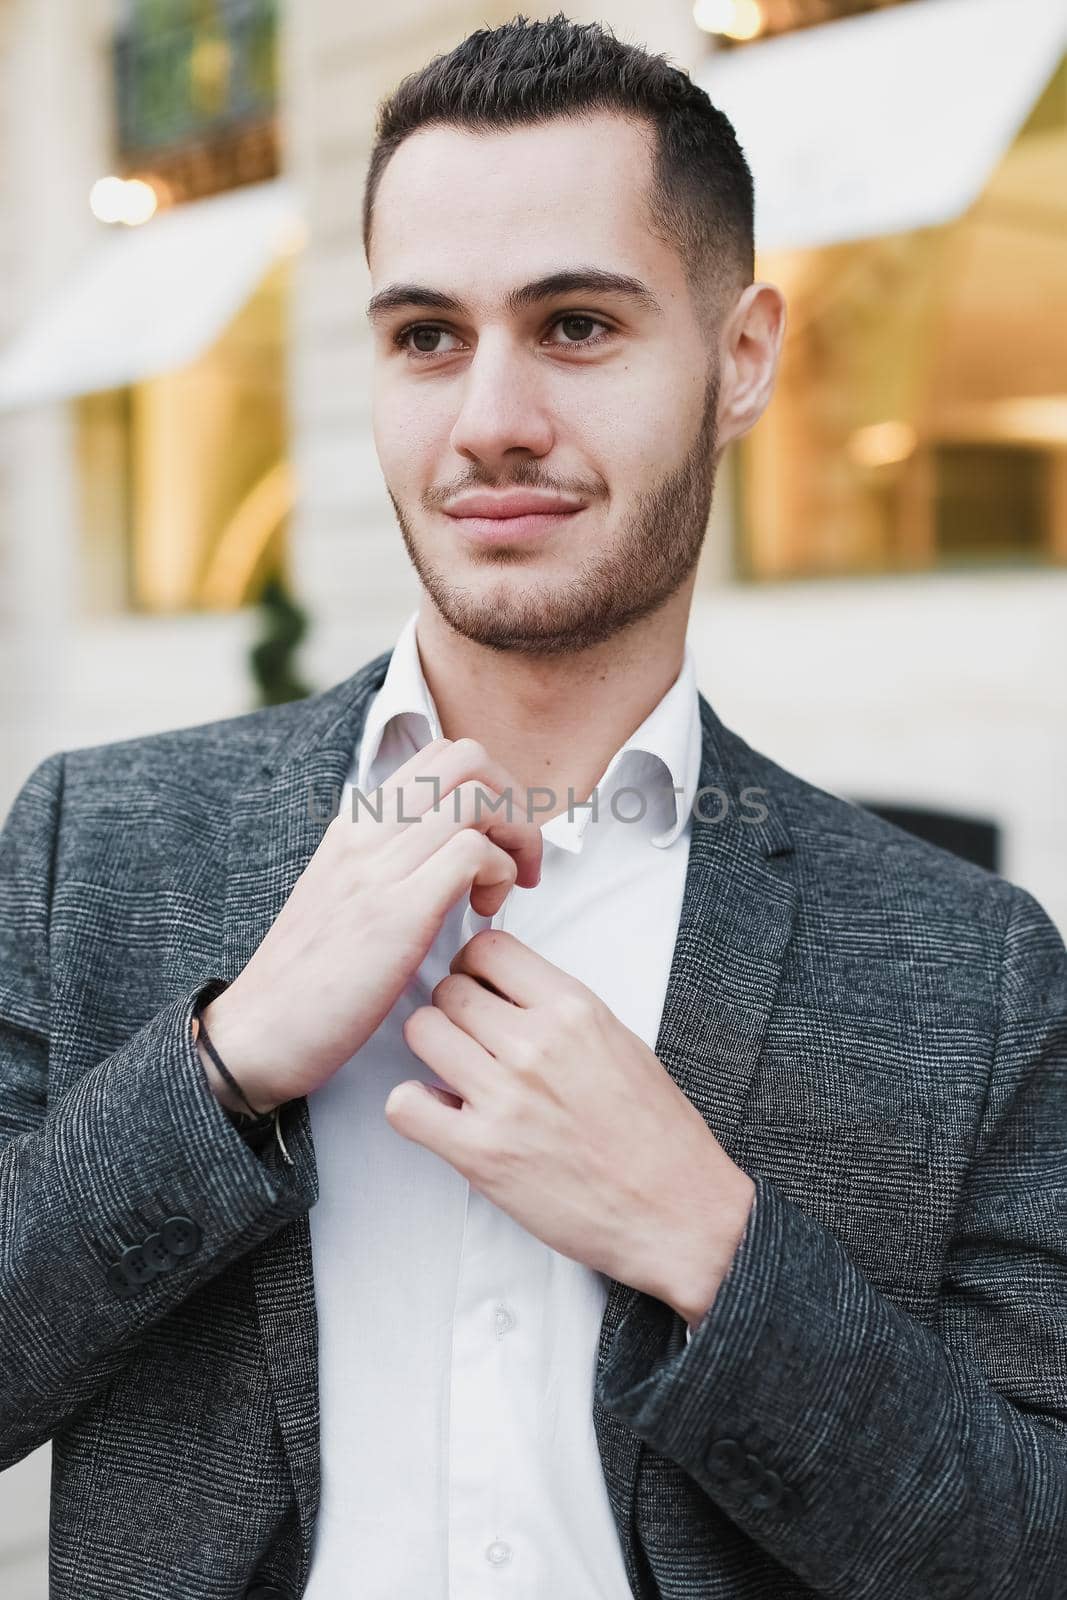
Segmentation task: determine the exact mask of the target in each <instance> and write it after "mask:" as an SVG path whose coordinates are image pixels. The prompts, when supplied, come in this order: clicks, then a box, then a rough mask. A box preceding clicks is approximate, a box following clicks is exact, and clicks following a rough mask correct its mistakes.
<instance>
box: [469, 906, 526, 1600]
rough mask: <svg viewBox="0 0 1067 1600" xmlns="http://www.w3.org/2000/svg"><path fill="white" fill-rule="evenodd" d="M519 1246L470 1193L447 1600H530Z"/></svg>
mask: <svg viewBox="0 0 1067 1600" xmlns="http://www.w3.org/2000/svg"><path fill="white" fill-rule="evenodd" d="M506 914H507V905H506V904H505V906H503V907H502V908H501V910H500V911H499V912H497V913H496V915H495V916H494V917H492V918H486V917H480V916H477V915H476V914H475V913H473V912H472V911H471V910H470V907H469V905H468V907H467V910H466V912H465V914H464V917H463V921H462V924H461V944H465V943H466V942H467V940H468V939H470V938H472V937H473V935H474V934H475V933H476V932H478V931H479V930H480V929H482V928H488V927H492V928H501V927H503V926H504V925H505V922H506V920H507V917H506ZM516 1245H517V1238H516V1224H515V1223H514V1221H513V1220H512V1218H510V1217H509V1216H508V1215H507V1214H506V1213H505V1212H503V1211H502V1210H500V1208H499V1207H498V1206H495V1205H493V1204H492V1202H491V1201H489V1200H487V1199H486V1197H485V1196H484V1195H482V1194H480V1193H479V1192H478V1191H477V1190H476V1189H472V1188H471V1187H470V1185H469V1184H468V1185H467V1196H466V1208H465V1211H464V1220H463V1237H462V1240H461V1244H460V1255H459V1270H458V1274H457V1283H456V1304H455V1312H454V1317H453V1325H452V1366H451V1381H450V1403H449V1430H448V1441H449V1462H448V1508H449V1519H448V1520H449V1525H448V1553H449V1560H448V1594H449V1600H481V1597H482V1596H490V1595H498V1594H502V1593H507V1594H509V1595H511V1596H515V1597H520V1596H521V1597H522V1600H526V1597H528V1596H529V1597H530V1600H533V1594H534V1591H533V1589H532V1588H531V1587H530V1581H531V1578H532V1575H533V1568H532V1563H531V1560H530V1556H531V1552H529V1551H528V1550H526V1549H525V1548H524V1543H523V1530H522V1528H521V1527H520V1525H519V1522H518V1514H519V1507H520V1501H521V1494H520V1485H519V1482H518V1479H517V1477H516V1474H517V1473H519V1472H520V1471H521V1465H522V1464H521V1462H520V1461H519V1460H518V1458H517V1455H516V1451H515V1449H514V1448H510V1449H509V1441H508V1417H509V1414H510V1412H511V1394H510V1389H509V1386H513V1385H514V1384H515V1383H516V1382H517V1381H520V1379H521V1374H520V1373H519V1372H518V1371H517V1370H516V1367H515V1356H516V1352H515V1347H514V1336H515V1334H516V1332H517V1331H518V1329H517V1324H518V1322H519V1321H520V1320H521V1319H520V1318H519V1316H518V1315H517V1304H518V1300H519V1298H520V1296H519V1293H518V1291H519V1278H520V1276H521V1272H522V1251H521V1248H520V1249H519V1250H517V1249H516ZM524 1569H525V1570H524Z"/></svg>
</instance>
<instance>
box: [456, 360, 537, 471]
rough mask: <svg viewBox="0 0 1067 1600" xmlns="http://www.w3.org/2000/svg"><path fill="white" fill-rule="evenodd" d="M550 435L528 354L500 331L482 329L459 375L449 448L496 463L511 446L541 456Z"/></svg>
mask: <svg viewBox="0 0 1067 1600" xmlns="http://www.w3.org/2000/svg"><path fill="white" fill-rule="evenodd" d="M554 440H555V431H554V428H553V426H552V419H551V416H550V413H549V409H548V406H547V404H546V399H545V395H544V392H543V384H542V382H541V375H540V374H539V373H538V371H537V368H536V363H535V361H534V360H533V358H532V357H531V356H529V355H527V354H526V353H524V352H523V351H521V350H520V349H518V348H517V347H516V346H515V344H514V343H513V342H512V341H511V340H509V339H507V338H506V337H504V336H503V335H501V337H499V338H491V337H489V336H488V335H483V337H482V338H481V340H480V341H479V343H478V348H477V350H476V351H475V353H474V357H473V359H472V360H471V362H470V363H469V365H468V367H467V370H466V372H465V373H464V376H463V388H462V400H461V403H460V409H459V414H458V416H457V417H456V420H455V423H454V425H453V428H452V434H451V439H450V443H451V445H452V448H453V449H454V450H456V451H457V452H458V453H459V454H460V455H461V456H466V457H467V458H468V460H472V461H473V460H477V461H481V462H484V463H487V464H490V465H499V464H500V463H502V462H503V461H505V460H506V458H507V456H508V455H509V453H510V452H512V451H515V450H521V451H523V452H525V453H526V454H528V455H533V456H546V455H548V453H549V451H550V450H551V449H552V445H553V443H554Z"/></svg>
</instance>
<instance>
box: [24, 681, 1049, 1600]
mask: <svg viewBox="0 0 1067 1600" xmlns="http://www.w3.org/2000/svg"><path fill="white" fill-rule="evenodd" d="M387 662H388V656H387V655H383V656H380V657H378V658H377V659H376V660H375V661H372V662H370V663H369V664H368V665H367V666H365V667H363V668H362V669H361V670H360V671H359V672H357V673H356V674H355V675H354V676H353V677H352V678H350V679H349V680H347V681H346V682H345V683H342V684H340V685H338V686H336V687H335V688H334V689H331V690H329V691H328V692H327V693H325V694H323V695H319V696H316V697H315V698H313V699H311V700H309V701H304V702H298V703H296V704H293V705H288V706H281V707H276V708H272V709H270V710H266V711H261V712H256V713H253V714H250V715H248V716H245V717H240V718H236V719H232V720H229V721H226V722H220V723H214V724H210V725H207V726H204V727H200V728H192V729H184V730H180V731H177V732H173V733H168V734H164V735H158V736H155V737H152V738H147V739H137V740H132V741H129V742H126V743H122V744H113V745H109V746H104V747H98V748H95V749H86V750H78V751H72V752H67V753H65V754H62V755H56V756H53V757H50V758H49V759H48V760H47V761H45V762H43V763H42V765H41V766H39V767H38V768H37V770H36V771H35V772H34V773H33V774H32V775H31V776H30V777H29V779H28V780H27V782H26V783H25V785H24V787H23V789H22V791H21V793H20V794H19V796H18V798H17V800H16V802H15V805H14V807H13V809H12V812H11V815H10V817H9V818H8V821H7V824H6V827H5V829H4V831H3V833H2V835H0V1468H3V1467H5V1466H8V1465H11V1464H12V1463H14V1462H16V1461H18V1460H19V1459H20V1458H21V1457H22V1456H24V1455H25V1454H27V1453H28V1452H29V1451H31V1450H33V1449H34V1448H35V1447H37V1446H38V1445H40V1444H42V1443H43V1442H45V1441H46V1440H49V1439H50V1440H52V1442H53V1476H52V1498H51V1544H50V1551H51V1555H50V1566H51V1595H52V1600H105V1597H106V1600H116V1597H117V1600H241V1597H252V1596H257V1595H258V1596H268V1595H269V1596H271V1597H272V1600H278V1597H281V1600H296V1597H298V1596H299V1595H300V1593H301V1592H302V1588H303V1585H304V1583H305V1581H306V1577H307V1573H308V1570H309V1565H310V1559H311V1552H312V1545H313V1538H314V1526H315V1514H316V1507H317V1503H318V1493H319V1471H320V1464H319V1453H318V1421H319V1418H318V1398H317V1382H316V1327H315V1305H314V1293H313V1281H312V1261H311V1251H310V1231H309V1227H308V1212H309V1209H310V1207H311V1206H313V1205H314V1204H315V1202H316V1199H317V1198H318V1179H317V1174H316V1168H315V1160H314V1149H313V1145H312V1141H311V1135H310V1122H309V1118H308V1114H307V1103H306V1101H303V1100H300V1101H294V1102H292V1103H290V1104H289V1105H288V1106H286V1107H285V1108H284V1111H283V1113H282V1115H281V1118H280V1123H279V1130H278V1131H279V1132H280V1133H281V1135H282V1137H283V1140H284V1147H285V1149H286V1151H287V1152H288V1158H287V1159H283V1158H282V1155H281V1153H280V1150H279V1141H278V1140H277V1139H276V1138H275V1137H274V1135H273V1130H271V1129H270V1128H267V1129H266V1130H265V1131H264V1130H256V1131H255V1132H250V1131H247V1130H242V1129H241V1128H239V1127H238V1126H237V1125H235V1123H234V1122H233V1121H232V1120H231V1119H230V1118H229V1117H228V1116H227V1115H226V1114H225V1113H224V1112H223V1110H222V1108H221V1107H220V1106H219V1105H218V1103H217V1102H216V1101H215V1099H214V1097H213V1096H212V1094H211V1092H210V1089H209V1088H208V1085H207V1082H206V1079H205V1077H204V1074H203V1071H202V1069H201V1067H200V1065H199V1061H198V1059H197V1056H196V1052H195V1046H194V1044H193V1041H192V1035H191V1027H190V1021H191V1017H192V1013H193V1009H194V1006H195V1004H196V1001H197V998H198V997H199V996H200V994H201V993H202V992H203V991H204V990H205V988H206V987H207V986H208V985H209V984H212V983H220V982H221V983H225V982H228V981H232V979H233V978H234V977H235V976H236V975H237V973H238V972H239V971H240V970H241V967H242V966H243V965H244V964H245V962H246V961H247V960H248V958H249V957H250V955H251V954H252V952H253V951H254V949H255V948H256V946H257V944H258V943H259V941H260V940H261V939H262V937H263V935H264V934H265V932H266V931H267V929H268V928H269V926H270V924H271V922H272V921H273V919H274V917H275V916H276V915H277V914H278V911H279V910H280V909H281V906H282V905H283V904H284V902H285V899H286V897H287V895H288V894H289V892H290V890H291V888H292V886H293V884H294V882H295V880H296V878H297V876H298V875H299V873H300V872H301V871H302V870H303V867H304V866H305V865H306V863H307V861H308V859H309V858H310V855H311V854H312V852H313V851H314V849H315V847H316V845H317V844H318V842H319V840H320V839H321V836H322V832H323V829H324V827H325V826H326V823H327V821H328V819H329V816H330V814H331V806H332V805H335V804H336V802H337V799H338V797H339V794H340V788H341V784H342V782H343V779H344V776H345V772H346V770H347V767H348V763H349V760H350V758H351V754H352V751H353V749H354V748H355V745H356V741H357V740H358V738H359V734H360V730H361V728H362V720H363V715H364V712H365V709H366V706H367V704H368V702H369V700H370V698H371V696H372V695H373V693H374V691H375V690H376V688H377V687H378V686H379V685H380V683H381V681H382V678H383V676H384V673H385V668H386V665H387ZM700 710H701V719H702V726H703V762H702V770H701V784H702V786H705V787H707V788H709V789H714V790H715V791H716V794H715V795H713V796H712V798H711V801H710V803H709V805H708V808H707V814H708V817H709V818H710V817H715V818H717V819H719V820H717V821H710V820H708V821H701V820H700V817H699V815H698V817H697V818H696V819H695V820H694V824H693V829H692V836H691V844H690V855H689V864H688V876H687V880H686V890H685V899H684V903H683V907H682V913H681V918H680V922H679V928H678V936H677V943H676V947H675V952H674V961H673V965H672V968H671V973H670V980H669V983H668V987H667V995H666V1001H665V1005H664V1012H663V1019H662V1025H661V1029H660V1035H659V1039H658V1042H657V1055H658V1056H659V1057H660V1059H661V1061H662V1062H663V1063H664V1066H665V1068H666V1070H667V1071H669V1072H670V1073H671V1074H672V1076H673V1077H674V1078H675V1080H676V1082H677V1083H678V1084H679V1086H680V1087H681V1088H682V1089H683V1091H684V1092H685V1094H686V1095H687V1096H688V1097H689V1098H690V1100H691V1101H692V1102H693V1104H694V1105H695V1106H696V1107H697V1108H698V1109H699V1111H700V1112H701V1114H702V1115H703V1116H704V1118H705V1120H706V1121H707V1123H708V1125H709V1127H710V1128H711V1129H712V1130H713V1131H714V1133H715V1134H716V1136H717V1137H718V1138H719V1140H720V1142H721V1143H722V1144H723V1145H724V1147H725V1148H726V1150H727V1152H728V1153H729V1154H730V1156H731V1157H732V1159H733V1160H735V1161H736V1162H737V1163H738V1164H739V1165H741V1166H742V1167H743V1168H744V1169H745V1170H746V1171H748V1172H749V1173H750V1174H751V1175H752V1177H753V1179H754V1181H755V1184H756V1204H755V1209H754V1211H753V1213H752V1217H751V1219H750V1222H749V1226H748V1229H747V1232H746V1234H745V1237H744V1239H743V1240H742V1243H741V1246H740V1248H739V1250H738V1253H737V1255H736V1257H735V1259H734V1262H733V1265H732V1267H731V1270H730V1273H729V1275H728V1277H727V1279H726V1281H725V1283H724V1285H723V1287H722V1290H721V1292H720V1294H719V1296H718V1298H717V1299H716V1301H715V1304H714V1305H713V1306H712V1308H711V1310H710V1311H709V1312H708V1314H707V1315H706V1316H705V1317H704V1319H703V1320H702V1321H701V1322H700V1323H699V1324H698V1325H697V1327H696V1328H695V1330H694V1333H693V1337H692V1340H691V1342H690V1343H689V1344H688V1345H686V1343H685V1330H684V1327H683V1325H682V1324H681V1322H680V1319H679V1318H678V1317H677V1316H676V1315H675V1314H674V1313H673V1312H672V1311H671V1310H670V1309H669V1308H668V1307H667V1306H665V1305H664V1304H663V1303H661V1302H659V1301H656V1300H654V1299H651V1298H649V1297H648V1296H646V1295H644V1294H641V1293H639V1292H637V1291H635V1290H633V1289H631V1288H629V1287H628V1286H627V1285H624V1284H619V1283H614V1282H613V1283H611V1285H610V1292H609V1296H608V1302H607V1307H606V1310H605V1315H604V1322H603V1326H602V1329H601V1337H600V1343H599V1346H598V1350H597V1353H596V1396H595V1403H594V1411H593V1423H594V1426H595V1429H596V1436H597V1441H598V1445H599V1449H600V1454H601V1459H602V1462H603V1469H604V1475H605V1480H606V1484H607V1489H608V1493H609V1496H610V1500H611V1505H612V1510H613V1513H614V1516H615V1519H616V1522H617V1525H618V1529H619V1538H620V1541H621V1546H622V1550H623V1554H624V1558H625V1562H626V1569H627V1573H628V1576H629V1579H630V1583H631V1586H632V1589H633V1593H634V1595H635V1596H637V1597H639V1600H809V1597H812V1596H823V1597H826V1600H934V1597H939V1600H951V1597H958V1600H994V1597H995V1600H1061V1597H1063V1596H1065V1595H1067V953H1065V951H1064V946H1063V941H1062V939H1061V937H1060V935H1059V934H1058V933H1057V931H1056V929H1055V928H1054V926H1053V925H1052V923H1051V921H1050V919H1049V917H1048V916H1047V914H1046V913H1045V911H1044V910H1043V909H1042V907H1041V906H1040V904H1039V903H1038V902H1037V901H1036V900H1035V899H1034V898H1033V897H1032V896H1031V895H1029V894H1028V893H1026V892H1025V891H1023V890H1022V889H1020V888H1018V887H1016V886H1014V885H1012V884H1011V883H1009V882H1007V881H1005V880H1004V879H1003V878H1000V877H998V876H995V875H993V874H990V873H987V872H985V871H983V870H982V869H980V868H977V867H973V866H970V865H968V864H966V863H964V862H962V861H960V860H957V859H956V858H954V857H953V856H950V855H948V854H947V853H945V852H944V851H941V850H938V849H936V848H935V847H933V846H930V845H928V844H924V843H922V842H920V841H919V840H917V839H914V838H912V837H910V836H909V835H906V834H904V833H902V832H900V831H899V830H898V829H896V828H894V827H893V826H891V825H890V824H888V823H886V822H884V821H882V820H880V819H879V818H877V817H875V816H873V815H872V814H871V813H869V812H867V811H864V810H863V809H861V808H859V807H856V806H853V805H850V804H849V803H848V802H846V801H844V800H842V799H840V798H837V797H835V796H833V795H830V794H828V793H825V792H824V791H822V790H820V789H818V788H816V787H814V786H813V785H811V784H809V783H806V782H804V781H802V780H801V779H800V778H799V777H796V776H795V775H793V774H791V773H789V772H787V771H785V770H784V769H782V768H781V767H779V766H777V765H776V764H775V763H774V762H772V761H770V760H769V759H768V758H767V757H765V756H762V755H760V754H759V753H757V752H756V751H753V750H752V749H750V748H749V746H748V745H747V744H746V743H745V742H744V741H743V740H742V739H740V738H739V737H738V736H737V735H736V734H735V733H733V732H732V731H731V730H729V729H728V728H726V727H724V726H723V724H722V723H721V722H720V721H719V719H718V717H717V716H716V714H715V713H714V711H713V710H712V708H711V706H710V705H709V704H708V703H707V701H706V700H704V699H703V697H701V702H700ZM752 789H755V790H758V791H760V796H761V798H762V809H763V815H762V819H761V820H758V821H755V822H753V821H751V820H748V819H751V818H752V816H753V808H752V806H751V803H749V804H743V803H742V802H743V799H744V791H745V790H752ZM723 791H725V793H726V795H727V796H728V797H730V800H731V803H730V804H729V805H728V806H726V807H725V808H724V807H723V805H722V804H721V799H720V796H721V793H722V792H723ZM749 800H750V801H751V796H750V797H749ZM724 809H725V816H723V814H722V813H723V811H724ZM757 815H758V813H757ZM742 819H746V820H742ZM354 1225H358V1219H354ZM131 1252H132V1253H131ZM123 1262H125V1266H124V1267H121V1266H120V1267H118V1268H117V1267H116V1263H119V1264H121V1263H123ZM131 1283H132V1287H131ZM2 1493H3V1485H2V1480H0V1499H2ZM397 1493H398V1495H400V1494H402V1493H403V1485H402V1484H398V1485H397ZM351 1596H352V1600H359V1552H358V1551H353V1581H352V1590H351ZM398 1600H409V1597H398ZM410 1600H414V1597H410ZM545 1600H555V1597H545ZM567 1600H584V1597H567ZM590 1600H592V1597H590Z"/></svg>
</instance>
